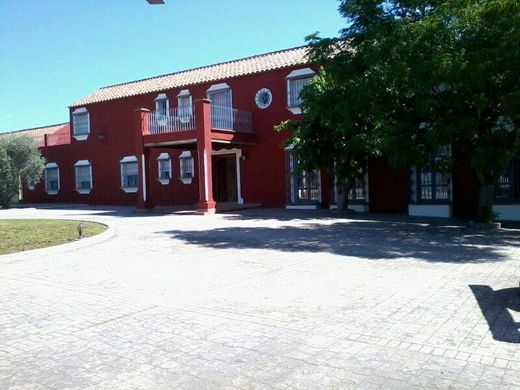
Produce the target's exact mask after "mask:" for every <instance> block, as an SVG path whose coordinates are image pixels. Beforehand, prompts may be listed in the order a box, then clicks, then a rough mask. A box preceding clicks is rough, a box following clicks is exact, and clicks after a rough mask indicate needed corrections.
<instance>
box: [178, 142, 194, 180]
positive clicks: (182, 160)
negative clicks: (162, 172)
mask: <svg viewBox="0 0 520 390" xmlns="http://www.w3.org/2000/svg"><path fill="white" fill-rule="evenodd" d="M186 164H190V165H191V177H189V176H182V171H183V168H184V166H185V165H186ZM194 177H195V163H194V159H193V156H192V155H191V152H190V151H189V150H185V151H183V152H182V153H181V154H180V155H179V179H180V180H181V181H182V182H183V183H184V184H191V182H192V181H193V178H194Z"/></svg>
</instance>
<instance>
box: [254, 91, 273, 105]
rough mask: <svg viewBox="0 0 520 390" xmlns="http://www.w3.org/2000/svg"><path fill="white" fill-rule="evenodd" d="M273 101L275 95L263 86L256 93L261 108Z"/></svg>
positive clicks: (256, 100)
mask: <svg viewBox="0 0 520 390" xmlns="http://www.w3.org/2000/svg"><path fill="white" fill-rule="evenodd" d="M272 101H273V95H272V94H271V91H269V90H268V89H267V88H262V89H261V90H259V91H258V92H257V93H256V96H255V102H256V105H257V106H258V107H259V108H262V109H264V108H267V107H269V105H270V104H271V102H272Z"/></svg>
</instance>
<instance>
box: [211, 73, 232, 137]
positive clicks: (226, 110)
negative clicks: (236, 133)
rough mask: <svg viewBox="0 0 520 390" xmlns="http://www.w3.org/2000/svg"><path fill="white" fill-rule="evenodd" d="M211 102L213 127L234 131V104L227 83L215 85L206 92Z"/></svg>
mask: <svg viewBox="0 0 520 390" xmlns="http://www.w3.org/2000/svg"><path fill="white" fill-rule="evenodd" d="M206 95H207V98H208V99H209V100H211V127H212V128H214V129H221V130H233V102H232V96H231V88H230V86H229V85H227V84H226V83H221V84H214V85H212V86H211V87H210V88H209V89H208V90H207V91H206Z"/></svg>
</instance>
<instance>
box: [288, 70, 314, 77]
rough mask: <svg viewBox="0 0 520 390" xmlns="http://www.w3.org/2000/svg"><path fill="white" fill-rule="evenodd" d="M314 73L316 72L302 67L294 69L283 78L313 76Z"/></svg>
mask: <svg viewBox="0 0 520 390" xmlns="http://www.w3.org/2000/svg"><path fill="white" fill-rule="evenodd" d="M315 75H316V72H315V71H314V70H312V69H311V68H303V69H296V70H293V71H292V72H291V73H289V74H288V75H287V76H286V77H285V78H286V79H299V78H304V77H313V76H315Z"/></svg>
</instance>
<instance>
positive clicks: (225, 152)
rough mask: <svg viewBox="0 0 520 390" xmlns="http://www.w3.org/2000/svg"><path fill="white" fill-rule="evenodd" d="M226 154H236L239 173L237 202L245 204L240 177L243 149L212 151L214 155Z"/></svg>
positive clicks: (237, 173)
mask: <svg viewBox="0 0 520 390" xmlns="http://www.w3.org/2000/svg"><path fill="white" fill-rule="evenodd" d="M226 154H234V155H235V164H236V171H237V172H236V175H237V202H238V204H244V199H243V198H242V183H241V178H240V158H241V157H242V149H237V148H235V149H220V150H213V151H212V152H211V155H212V156H222V155H226Z"/></svg>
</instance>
